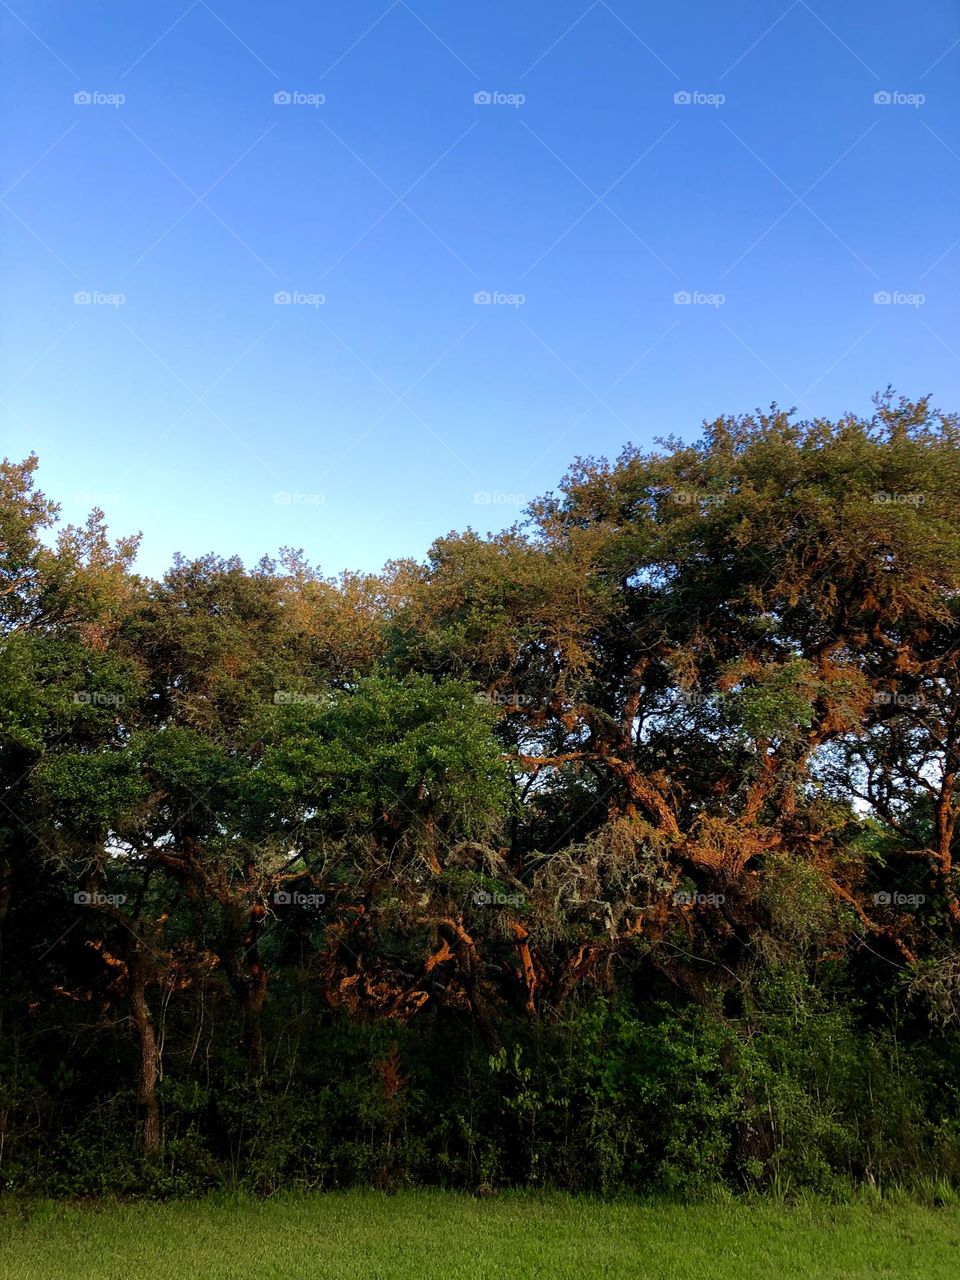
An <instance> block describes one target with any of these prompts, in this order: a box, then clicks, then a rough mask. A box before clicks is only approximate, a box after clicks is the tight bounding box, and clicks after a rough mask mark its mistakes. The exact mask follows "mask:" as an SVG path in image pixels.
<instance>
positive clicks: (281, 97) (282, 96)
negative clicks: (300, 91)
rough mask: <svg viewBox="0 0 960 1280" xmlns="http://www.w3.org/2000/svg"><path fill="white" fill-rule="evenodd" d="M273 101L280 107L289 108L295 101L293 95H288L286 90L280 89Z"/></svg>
mask: <svg viewBox="0 0 960 1280" xmlns="http://www.w3.org/2000/svg"><path fill="white" fill-rule="evenodd" d="M273 101H274V103H275V104H276V105H277V106H278V107H288V106H289V105H290V103H291V102H292V101H293V94H292V93H288V92H287V91H286V89H278V90H277V92H276V93H275V94H274V95H273Z"/></svg>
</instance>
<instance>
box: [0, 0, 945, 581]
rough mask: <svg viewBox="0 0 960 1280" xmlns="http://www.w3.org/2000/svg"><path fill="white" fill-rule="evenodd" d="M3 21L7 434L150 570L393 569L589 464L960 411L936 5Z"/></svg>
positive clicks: (76, 507) (417, 8)
mask: <svg viewBox="0 0 960 1280" xmlns="http://www.w3.org/2000/svg"><path fill="white" fill-rule="evenodd" d="M0 18H2V31H3V49H4V61H5V72H4V76H3V83H2V89H0V93H2V102H3V110H4V112H5V114H6V117H7V120H8V122H12V127H11V125H10V124H8V128H7V130H6V132H5V138H4V142H3V147H2V169H3V181H2V183H0V186H2V189H3V190H4V192H5V194H4V196H3V204H2V205H0V228H2V238H3V239H2V254H3V260H4V283H3V307H2V310H3V339H4V342H3V354H2V368H0V396H2V405H0V423H2V428H0V430H2V436H0V453H7V454H10V455H14V456H22V455H23V454H25V453H26V452H28V451H29V450H31V449H35V450H36V451H37V452H38V453H39V454H40V459H41V483H42V484H43V487H44V488H45V489H46V490H47V491H48V492H49V493H50V494H51V495H52V496H55V497H57V498H58V499H60V500H61V501H62V502H63V504H64V515H65V517H67V518H69V519H73V520H77V519H81V518H82V517H83V515H84V513H85V510H86V508H87V507H89V505H90V504H91V503H92V502H97V503H99V504H100V505H102V506H103V507H104V508H105V509H106V511H107V514H108V517H109V519H110V523H111V525H112V526H113V527H114V528H116V530H117V531H118V532H127V531H133V530H136V529H142V530H143V533H144V542H143V550H142V553H141V558H140V562H139V563H140V566H141V568H142V569H143V571H145V572H148V573H159V572H161V571H162V570H163V568H164V567H165V566H166V565H167V564H168V563H169V560H170V557H171V555H172V554H173V552H174V551H176V550H181V551H183V552H185V553H187V554H190V555H194V554H200V553H202V552H204V551H207V550H216V551H219V552H221V553H224V554H229V553H233V552H236V553H239V554H240V555H242V556H243V557H244V559H245V560H247V561H248V562H252V561H253V560H255V559H257V558H258V557H259V556H260V555H261V554H263V553H265V552H274V551H275V550H276V549H277V547H279V546H280V545H283V544H288V545H294V546H302V547H304V548H305V549H306V551H307V552H308V554H309V555H310V557H311V558H312V559H314V560H315V561H318V562H319V563H320V564H321V566H322V567H323V569H324V570H325V571H327V572H336V571H338V570H340V569H342V568H347V567H351V568H364V569H375V568H378V567H379V566H380V565H381V564H382V563H383V562H384V561H385V560H386V559H388V558H390V557H393V556H401V555H422V554H423V552H424V551H425V550H426V548H427V546H428V545H429V543H430V541H431V540H432V539H433V537H435V536H436V535H438V534H441V533H444V532H446V531H447V530H449V529H451V528H460V529H462V528H464V527H466V526H467V525H468V524H471V525H473V526H474V527H475V528H478V529H480V530H481V531H486V530H487V529H492V528H497V527H502V526H503V525H506V524H509V523H511V522H512V520H513V519H514V518H515V516H516V514H517V508H516V506H514V505H511V504H512V503H515V502H517V501H522V500H526V499H529V498H531V497H533V496H534V495H536V494H538V493H540V492H543V491H546V490H547V489H549V488H551V487H553V486H554V485H555V483H556V481H557V480H558V479H559V477H560V476H561V475H562V473H563V471H564V470H565V468H566V467H567V465H568V464H569V462H570V460H571V459H572V458H573V457H574V456H575V455H577V454H611V453H615V452H616V451H617V450H618V449H619V448H620V446H621V445H623V444H624V443H625V442H627V441H628V440H632V441H633V442H635V443H637V444H649V443H651V442H652V441H653V439H654V437H656V436H658V435H665V434H671V433H676V434H679V435H681V436H684V437H686V438H692V437H694V436H696V435H697V433H698V431H699V426H700V423H701V421H702V420H703V419H704V418H712V417H715V416H717V415H718V414H720V413H725V412H739V411H744V410H749V409H751V408H753V407H755V406H757V405H767V404H769V403H770V402H771V401H773V400H777V401H778V402H780V403H781V404H788V405H789V404H797V405H799V407H800V408H801V410H802V411H803V412H804V413H805V414H808V415H810V414H824V415H830V416H835V415H837V414H839V413H841V412H843V411H844V410H847V409H854V410H862V411H867V410H868V409H869V402H870V396H871V395H872V393H873V392H874V391H875V390H877V389H879V388H881V387H883V386H884V385H886V384H887V383H893V384H894V385H895V386H896V387H897V389H898V390H899V391H901V392H903V393H905V394H910V395H916V394H921V393H924V392H928V391H929V392H932V393H933V395H934V399H935V400H936V402H937V403H938V404H940V405H941V406H942V407H945V408H960V334H958V325H957V305H956V304H957V298H958V296H960V287H958V286H960V244H958V236H960V225H958V223H960V219H958V215H957V210H958V209H960V127H958V125H960V116H958V111H957V105H956V104H957V80H958V72H960V43H958V41H960V6H958V5H957V4H956V3H955V2H948V0H934V2H932V3H926V4H919V5H915V6H908V5H903V4H899V3H896V4H895V3H892V0H869V2H868V0H851V2H850V3H846V4H844V5H840V6H838V5H827V4H826V3H825V2H824V0H819V3H818V4H817V5H815V6H813V7H811V6H810V5H807V4H805V3H804V2H803V0H798V3H794V4H790V3H789V0H746V2H744V3H738V4H735V5H734V4H729V5H727V4H725V5H718V4H708V3H705V2H704V0H696V2H694V3H689V4H684V5H673V6H671V5H641V4H637V3H628V2H627V0H616V2H615V3H613V4H611V5H607V4H605V3H603V0H599V2H598V3H593V4H591V3H590V0H550V2H549V3H548V2H547V0H527V2H526V3H522V4H517V3H515V0H514V2H512V3H506V2H505V0H487V2H486V3H483V4H472V5H467V4H462V3H451V2H450V0H446V2H441V0H415V3H411V4H407V3H405V2H404V0H397V3H390V0H351V3H349V4H347V3H341V4H324V3H305V2H304V3H297V4H293V3H285V2H283V0H279V2H274V3H270V4H264V3H262V0H261V2H258V3H253V0H231V2H230V3H229V4H228V3H227V2H226V0H216V3H214V4H207V3H205V2H204V0H197V3H191V2H190V0H175V2H173V0H153V3H151V4H138V5H127V4H121V3H118V2H117V0H111V2H107V0H103V2H101V3H93V2H78V3H70V4H67V3H64V0H32V2H31V3H28V2H27V0H12V2H11V3H10V4H9V5H8V4H6V3H3V4H2V8H0ZM277 93H286V94H290V95H294V96H296V95H301V96H304V97H308V98H309V96H310V95H321V94H322V95H324V96H325V101H324V103H323V104H322V105H320V106H314V105H311V104H310V103H309V102H308V101H293V102H289V103H275V101H274V95H275V94H277ZM477 93H488V94H497V95H503V96H505V97H506V98H508V99H510V100H506V101H494V102H489V103H482V102H481V103H476V102H475V101H474V95H475V94H477ZM678 93H687V94H689V95H699V98H698V99H697V100H695V101H690V102H675V101H674V96H675V95H676V94H678ZM877 93H888V94H895V95H901V98H902V99H903V100H897V101H890V102H881V103H877V102H875V101H874V96H875V94H877ZM75 94H81V95H83V94H87V95H95V96H96V95H99V97H98V99H97V100H94V101H91V102H82V101H81V102H75V101H74V95H75ZM111 95H124V97H125V101H124V102H123V103H122V105H119V106H116V105H113V104H112V102H111V100H110V96H111ZM511 95H514V96H515V95H523V96H524V97H525V101H523V102H522V103H521V104H520V105H517V104H516V100H515V97H513V98H512V99H511V98H510V96H511ZM716 95H723V97H724V98H725V101H723V102H722V103H720V104H719V105H718V104H717V100H716ZM916 95H923V97H924V98H925V101H923V102H921V103H920V104H919V105H918V104H917V101H916ZM911 96H912V100H911ZM284 291H285V292H287V293H296V294H300V295H319V294H322V295H324V296H325V301H324V302H323V303H322V305H317V306H313V305H310V304H309V303H304V302H294V303H289V304H286V305H283V304H277V303H275V302H274V295H275V294H276V293H278V292H284ZM480 291H487V292H490V293H499V294H501V295H517V294H522V295H525V301H524V302H523V303H522V305H511V303H510V302H508V301H499V302H496V303H491V304H487V305H478V304H476V303H475V302H474V294H475V293H476V292H480ZM680 291H687V292H689V293H691V294H698V295H702V296H705V295H713V296H714V300H715V301H716V295H723V297H724V299H725V301H723V302H722V304H720V305H712V304H711V303H710V302H706V301H702V300H701V301H699V302H691V303H688V304H685V305H684V304H677V303H675V301H674V295H675V293H677V292H680ZM880 291H887V292H889V293H891V294H899V295H918V294H919V295H923V296H924V298H925V301H923V303H922V304H921V305H911V303H910V302H909V301H905V300H902V299H901V300H900V301H896V302H893V303H890V304H888V305H877V304H875V302H874V295H875V293H877V292H880ZM82 292H87V293H90V294H96V295H101V296H102V295H116V294H123V295H124V297H125V301H124V302H123V303H122V305H119V306H114V305H111V304H110V303H109V302H104V301H102V300H101V301H97V302H93V303H90V304H77V303H75V302H74V295H75V294H76V293H82ZM914 301H916V299H914ZM278 494H279V495H287V496H288V497H289V501H283V500H280V501H278V500H277V497H276V495H278ZM477 494H486V495H493V498H492V499H491V500H490V501H487V502H482V501H481V502H477V501H476V495H477Z"/></svg>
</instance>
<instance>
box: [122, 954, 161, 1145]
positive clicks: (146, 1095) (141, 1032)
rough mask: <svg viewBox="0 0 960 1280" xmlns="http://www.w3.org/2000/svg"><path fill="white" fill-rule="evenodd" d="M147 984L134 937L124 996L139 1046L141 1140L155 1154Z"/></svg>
mask: <svg viewBox="0 0 960 1280" xmlns="http://www.w3.org/2000/svg"><path fill="white" fill-rule="evenodd" d="M146 987H147V983H146V974H145V973H144V968H143V960H142V958H141V956H140V952H139V950H138V944H137V942H136V940H135V939H134V938H131V939H130V940H129V943H128V945H127V995H128V999H129V1001H130V1016H131V1017H132V1019H133V1025H134V1028H135V1030H136V1033H137V1042H138V1044H139V1047H140V1080H139V1085H138V1089H137V1103H138V1105H139V1107H140V1115H141V1121H140V1142H141V1145H142V1147H143V1150H144V1151H145V1152H146V1154H147V1155H154V1154H155V1153H156V1152H157V1151H158V1150H159V1148H160V1100H159V1098H158V1097H157V1081H158V1080H159V1079H160V1051H159V1049H158V1048H157V1037H156V1033H155V1032H154V1029H153V1018H152V1017H151V1014H150V1006H149V1004H148V1002H147V992H146Z"/></svg>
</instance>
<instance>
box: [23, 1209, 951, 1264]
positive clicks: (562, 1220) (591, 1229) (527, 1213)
mask: <svg viewBox="0 0 960 1280" xmlns="http://www.w3.org/2000/svg"><path fill="white" fill-rule="evenodd" d="M0 1276H2V1277H3V1280H28V1278H29V1280H148V1278H149V1280H320V1278H321V1277H323V1278H324V1280H326V1278H327V1277H329V1278H330V1280H334V1278H336V1280H341V1278H342V1280H348V1278H349V1280H367V1278H373V1277H400V1278H403V1280H405V1278H406V1277H416V1280H433V1278H434V1277H436V1280H441V1278H442V1280H460V1278H466V1277H470V1280H473V1278H474V1277H476V1278H477V1280H481V1278H483V1280H497V1278H498V1277H503V1280H524V1278H525V1277H528V1276H531V1277H532V1276H536V1277H545V1278H547V1280H566V1277H570V1280H593V1277H602V1276H618V1277H619V1276H623V1277H631V1278H635V1280H725V1278H726V1277H730V1278H731V1280H754V1277H756V1278H757V1280H841V1277H842V1278H843V1280H861V1278H862V1280H866V1278H867V1277H884V1276H888V1277H896V1278H897V1280H957V1278H958V1277H960V1210H958V1209H956V1208H942V1209H932V1208H923V1207H920V1206H918V1205H910V1204H899V1203H895V1204H890V1205H884V1206H882V1207H873V1206H870V1205H865V1204H857V1205H842V1206H839V1205H830V1204H826V1203H817V1202H813V1203H804V1204H802V1205H801V1206H799V1207H796V1208H784V1207H781V1206H778V1205H773V1204H762V1203H757V1204H750V1205H747V1204H730V1205H727V1204H723V1205H716V1204H708V1205H702V1206H689V1207H684V1206H680V1205H673V1204H664V1205H659V1206H652V1207H650V1206H641V1205H632V1204H601V1203H597V1202H594V1201H590V1200H582V1199H581V1200H578V1199H573V1198H568V1197H565V1196H546V1197H540V1196H535V1195H520V1194H517V1195H502V1196H498V1197H495V1198H493V1199H490V1200H476V1199H473V1198H471V1197H469V1196H461V1195H454V1194H450V1193H443V1192H403V1193H401V1194H399V1195H396V1196H385V1195H381V1194H379V1193H376V1192H368V1191H363V1192H345V1193H330V1194H326V1195H302V1196H294V1195H290V1196H284V1197H281V1198H277V1199H274V1200H269V1201H266V1202H254V1201H236V1202H232V1201H229V1202H228V1201H223V1200H221V1201H216V1200H209V1201H196V1202H184V1201H181V1202H177V1203H169V1204H150V1203H148V1204H124V1205H119V1206H118V1205H109V1206H108V1205H104V1206H103V1207H89V1206H51V1205H42V1206H33V1207H31V1208H30V1209H29V1210H28V1209H25V1208H19V1207H18V1206H16V1205H11V1204H7V1205H6V1206H5V1207H4V1209H3V1212H2V1215H0Z"/></svg>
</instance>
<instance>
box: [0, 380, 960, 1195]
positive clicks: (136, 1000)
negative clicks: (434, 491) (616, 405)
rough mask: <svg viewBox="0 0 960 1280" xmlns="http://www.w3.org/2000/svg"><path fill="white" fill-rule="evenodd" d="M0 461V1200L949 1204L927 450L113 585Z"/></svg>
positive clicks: (947, 545)
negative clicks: (831, 1193) (530, 1192)
mask: <svg viewBox="0 0 960 1280" xmlns="http://www.w3.org/2000/svg"><path fill="white" fill-rule="evenodd" d="M37 465H38V464H37V459H36V458H35V457H33V456H31V457H30V458H28V459H26V460H25V461H6V462H4V463H3V465H2V467H0V672H2V678H0V947H2V950H0V964H2V970H0V973H2V1001H0V1019H2V1042H0V1175H2V1177H3V1179H4V1185H6V1186H8V1187H16V1188H28V1189H39V1190H44V1191H53V1192H57V1193H66V1194H71V1193H87V1192H90V1191H101V1190H108V1189H109V1190H121V1191H138V1192H143V1191H146V1192H149V1193H156V1194H165V1193H171V1192H177V1191H184V1190H194V1189H197V1188H201V1187H207V1186H219V1185H225V1184H228V1183H236V1182H240V1183H243V1184H249V1185H252V1186H256V1187H264V1188H268V1189H270V1188H273V1187H276V1186H280V1185H286V1184H289V1183H291V1182H299V1183H305V1184H309V1185H338V1184H343V1183H348V1182H356V1181H373V1182H375V1183H377V1184H378V1185H395V1184H397V1183H398V1182H400V1181H439V1182H448V1183H451V1184H454V1185H467V1186H478V1185H486V1184H488V1183H489V1184H492V1185H499V1184H501V1183H504V1184H505V1183H509V1182H514V1183H537V1182H550V1183H555V1184H559V1185H564V1186H570V1187H573V1188H576V1189H583V1188H591V1189H592V1188H600V1189H610V1188H612V1187H634V1188H645V1187H651V1186H658V1187H668V1188H680V1189H685V1188H693V1187H701V1186H703V1185H706V1184H712V1183H715V1182H719V1181H725V1182H727V1183H728V1184H729V1185H733V1186H735V1187H746V1186H755V1185H760V1186H766V1185H770V1183H771V1182H772V1181H773V1180H775V1179H778V1178H779V1179H786V1180H788V1181H790V1182H793V1183H797V1184H804V1185H816V1186H820V1187H823V1186H832V1185H835V1184H836V1183H837V1182H838V1181H846V1182H849V1181H850V1180H861V1179H865V1180H868V1181H875V1180H882V1179H891V1178H900V1179H910V1178H916V1177H921V1176H923V1177H938V1178H947V1179H950V1178H954V1177H956V1176H960V1055H958V1053H957V1050H958V1048H960V1031H958V1027H957V1022H958V1016H960V954H958V951H957V939H958V936H960V877H958V872H957V869H956V867H955V865H954V859H955V856H956V853H957V845H958V833H957V822H958V817H960V787H958V768H960V754H958V752H960V667H958V663H960V631H958V620H960V590H958V589H960V423H958V420H957V418H956V417H955V416H952V415H948V414H943V413H939V412H937V411H935V410H934V409H933V408H932V407H931V405H930V403H929V401H928V400H926V399H921V400H919V401H917V402H910V401H907V400H903V399H895V398H894V397H893V396H892V395H890V394H887V395H886V396H883V397H878V399H877V401H876V403H875V406H874V410H873V412H872V414H871V415H869V416H868V417H858V416H855V415H852V414H848V415H846V416H844V417H842V418H840V419H839V420H838V421H836V422H829V421H825V420H815V421H798V420H797V419H796V417H795V415H793V414H791V413H788V412H784V411H781V410H779V409H777V408H776V407H773V408H771V409H770V410H769V411H768V412H766V413H762V412H757V413H756V414H753V415H748V416H743V417H736V418H733V417H723V418H720V419H718V420H717V421H715V422H713V423H711V424H708V425H706V426H705V427H704V429H703V435H702V437H701V438H700V440H699V441H698V442H697V443H695V444H685V443H683V442H681V441H679V440H675V439H670V440H666V441H663V442H661V443H660V444H659V445H658V447H657V448H656V449H655V450H653V451H642V450H640V449H637V448H633V447H628V448H626V449H625V450H624V451H623V452H622V453H621V455H620V456H619V457H618V458H617V459H616V460H615V461H613V462H608V461H606V460H603V459H592V458H586V459H580V460H578V461H577V462H576V463H575V464H574V465H573V467H572V468H571V469H570V470H569V472H568V473H567V475H566V476H565V477H564V479H563V480H562V482H561V483H560V485H559V487H558V489H557V491H556V492H554V493H551V494H548V495H547V496H546V497H544V498H542V499H539V500H537V501H535V502H533V503H532V504H531V505H530V507H529V509H528V511H527V513H526V516H525V518H524V520H522V521H521V522H519V523H518V524H517V525H516V526H515V527H513V528H511V529H508V530H506V531H504V532H501V533H496V534H489V535H486V536H483V535H481V534H478V533H476V532H473V531H471V530H468V531H467V532H465V533H452V534H449V535H447V536H445V537H442V538H439V539H438V540H437V541H436V542H435V543H434V544H433V546H432V547H431V548H430V551H429V553H428V555H427V557H426V558H425V560H423V561H422V562H421V561H417V560H398V561H394V562H391V563H389V564H388V565H387V566H386V567H385V569H384V570H383V571H382V572H381V573H379V574H359V573H345V574H342V575H340V576H339V577H337V578H330V577H327V576H324V574H323V573H322V572H321V570H320V569H318V568H317V567H315V566H314V565H313V564H311V562H310V561H309V559H308V558H307V556H306V555H305V553H304V552H303V551H301V550H294V549H284V550H283V551H282V552H281V553H280V555H279V556H278V558H277V559H270V558H265V559H263V560H262V561H261V562H260V563H259V564H258V565H257V566H256V567H255V568H253V569H247V568H245V567H244V565H243V564H242V563H241V562H240V561H239V560H238V559H236V558H230V559H223V558H221V557H219V556H217V555H213V554H211V555H208V556H204V557H201V558H199V559H195V560H189V559H185V558H182V557H177V558H176V559H175V561H174V563H173V565H172V567H171V568H170V570H169V571H168V572H167V573H166V574H165V575H164V576H163V577H162V578H161V579H159V580H151V579H148V578H145V577H143V576H141V575H139V574H138V573H137V572H136V571H135V568H134V562H135V556H136V551H137V539H136V538H129V537H126V538H120V539H119V540H115V539H112V538H111V535H110V533H109V531H108V529H107V527H106V522H105V516H104V513H103V512H101V511H99V510H94V511H93V512H92V514H91V515H90V517H89V519H88V520H87V522H86V524H85V525H84V526H82V527H75V526H67V527H65V528H61V527H60V526H59V523H58V507H57V506H56V504H55V503H54V502H52V501H51V500H49V499H48V498H47V497H46V496H45V495H44V494H43V493H42V492H41V491H40V490H39V489H38V488H37V484H36V479H37V477H36V469H37Z"/></svg>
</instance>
